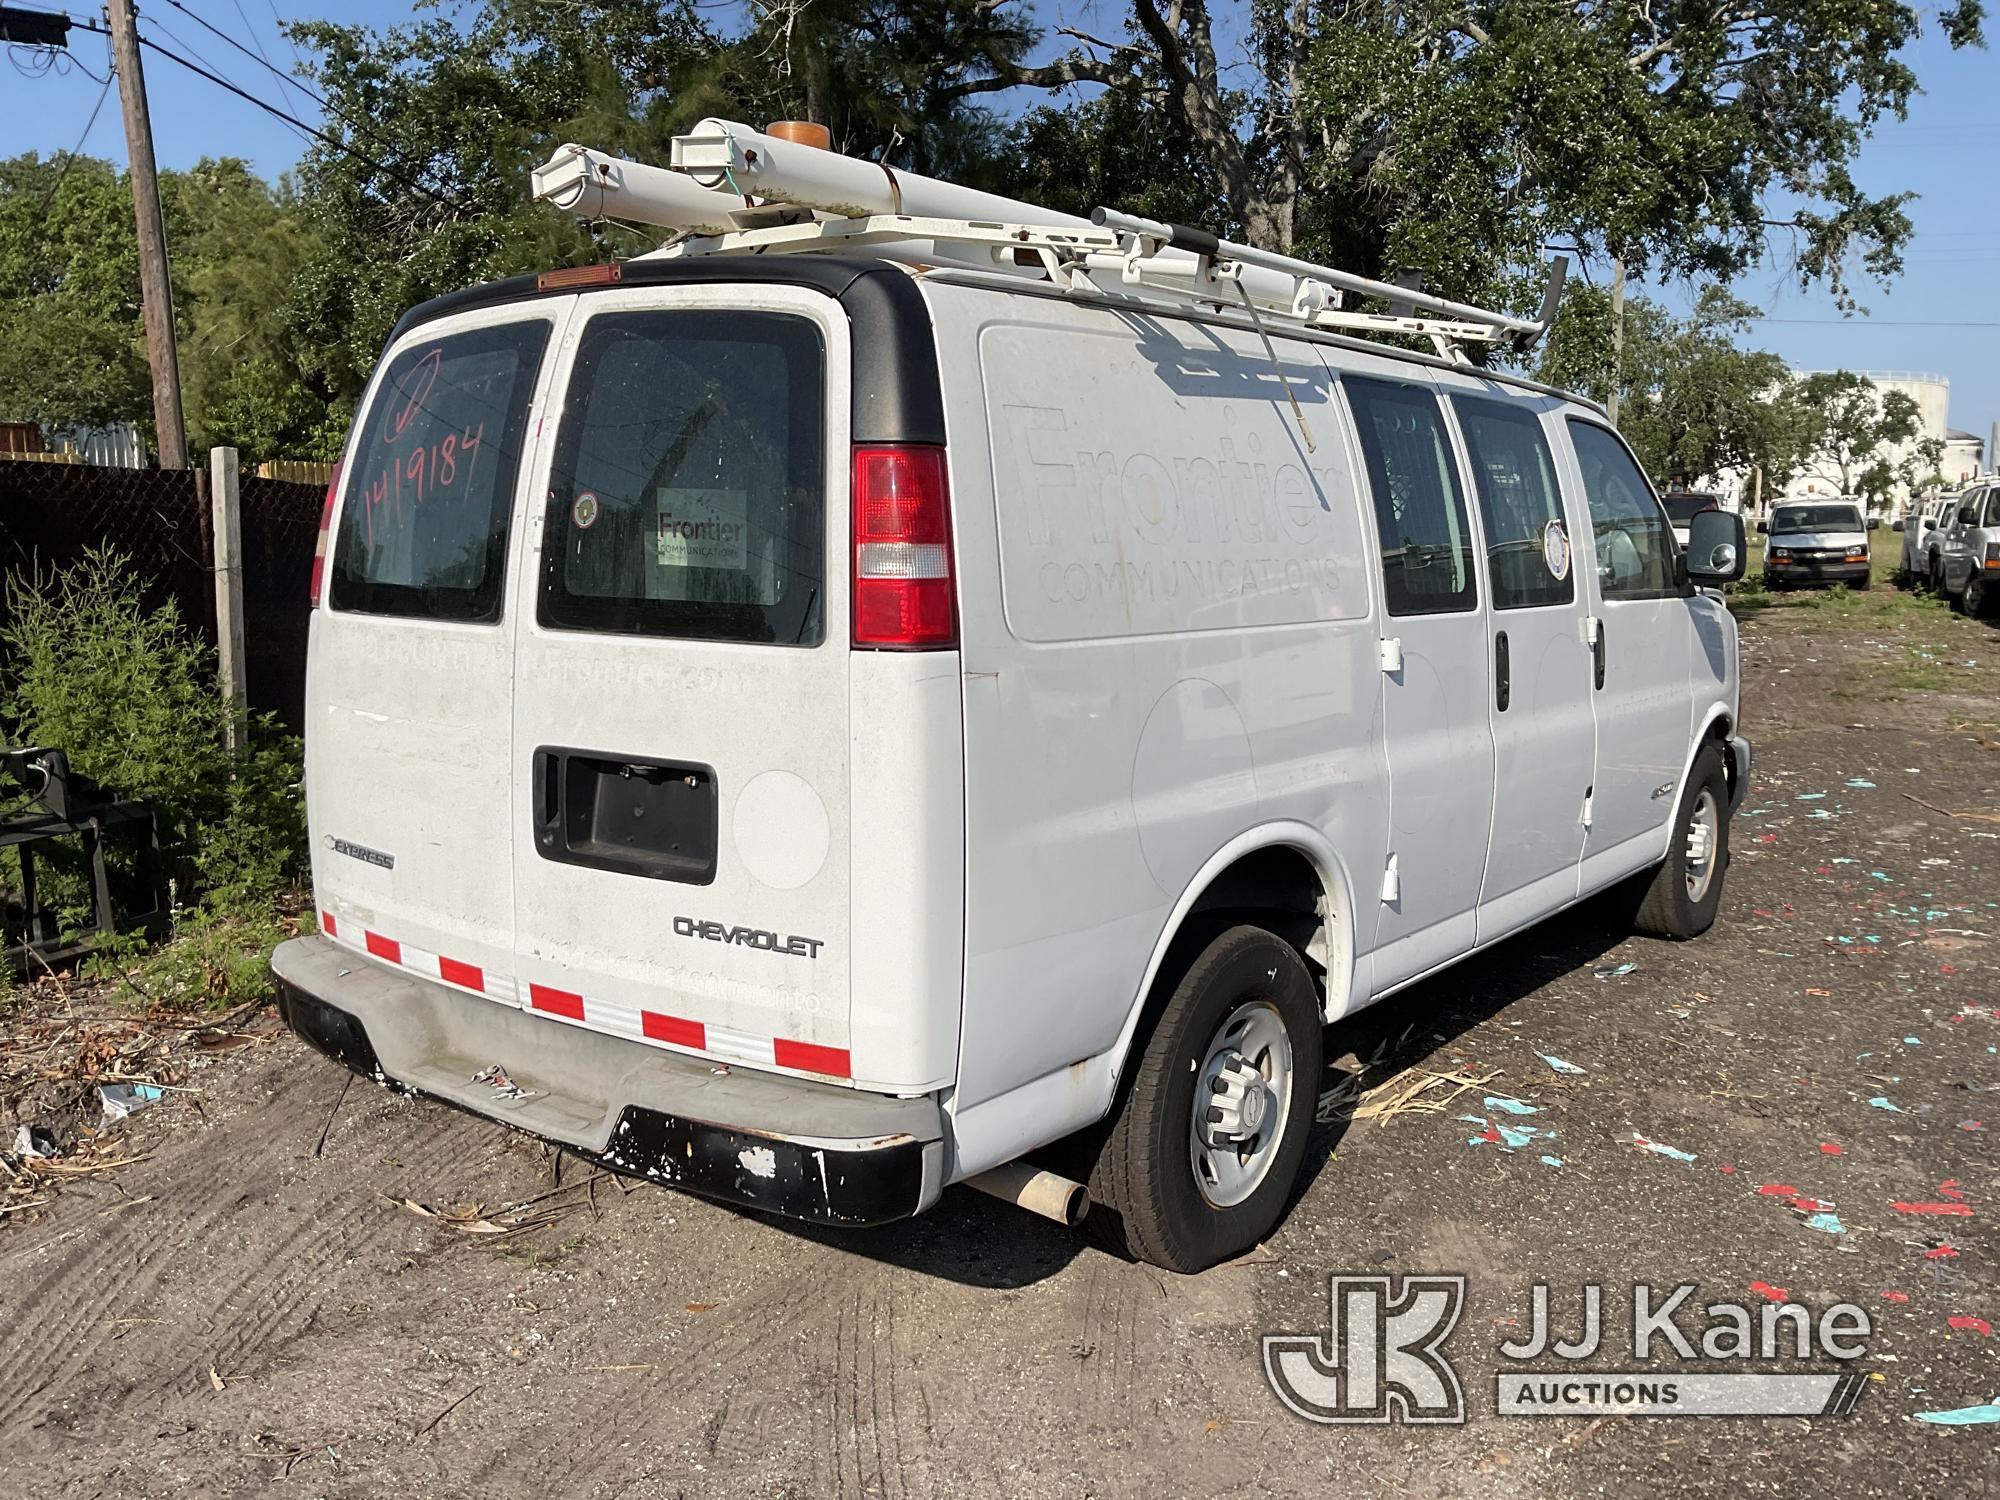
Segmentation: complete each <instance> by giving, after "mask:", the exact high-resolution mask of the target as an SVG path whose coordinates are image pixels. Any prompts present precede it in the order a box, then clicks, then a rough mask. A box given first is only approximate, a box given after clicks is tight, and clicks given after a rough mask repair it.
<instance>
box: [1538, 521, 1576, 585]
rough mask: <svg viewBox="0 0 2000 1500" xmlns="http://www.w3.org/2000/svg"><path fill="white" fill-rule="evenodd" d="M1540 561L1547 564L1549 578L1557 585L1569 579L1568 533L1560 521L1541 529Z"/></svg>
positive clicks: (1552, 522)
mask: <svg viewBox="0 0 2000 1500" xmlns="http://www.w3.org/2000/svg"><path fill="white" fill-rule="evenodd" d="M1542 561H1543V562H1545V563H1547V564H1548V568H1549V576H1550V577H1551V578H1553V579H1555V580H1556V582H1557V583H1561V582H1562V581H1563V580H1564V579H1565V578H1567V577H1569V532H1568V531H1566V530H1565V529H1564V528H1563V523H1562V522H1560V521H1551V522H1549V524H1548V525H1546V526H1544V527H1543V528H1542Z"/></svg>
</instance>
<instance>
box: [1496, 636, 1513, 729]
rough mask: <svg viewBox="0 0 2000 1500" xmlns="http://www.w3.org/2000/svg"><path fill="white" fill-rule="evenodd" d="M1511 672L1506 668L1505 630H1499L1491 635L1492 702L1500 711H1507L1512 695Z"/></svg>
mask: <svg viewBox="0 0 2000 1500" xmlns="http://www.w3.org/2000/svg"><path fill="white" fill-rule="evenodd" d="M1511 679H1512V673H1511V672H1510V671H1509V670H1508V658H1507V632H1506V631H1504V630H1503V631H1501V632H1500V633H1499V634H1498V635H1496V636H1494V637H1493V702H1494V705H1495V706H1496V707H1497V708H1498V709H1499V710H1500V712H1501V713H1503V714H1504V713H1505V712H1507V704H1508V702H1509V700H1510V699H1512V697H1513V695H1514V691H1513V683H1512V680H1511Z"/></svg>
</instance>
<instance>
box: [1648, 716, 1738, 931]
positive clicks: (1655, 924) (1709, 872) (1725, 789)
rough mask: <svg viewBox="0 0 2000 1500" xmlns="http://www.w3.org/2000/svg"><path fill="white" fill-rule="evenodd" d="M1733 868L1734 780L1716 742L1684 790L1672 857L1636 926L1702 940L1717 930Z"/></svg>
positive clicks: (1670, 845)
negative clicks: (1725, 884)
mask: <svg viewBox="0 0 2000 1500" xmlns="http://www.w3.org/2000/svg"><path fill="white" fill-rule="evenodd" d="M1728 867H1729V780H1728V778H1727V777H1726V776H1725V775H1724V774H1723V769H1722V747H1721V746H1719V745H1717V744H1716V743H1715V741H1713V740H1710V741H1709V742H1708V743H1707V744H1705V745H1703V746H1702V747H1701V752H1700V753H1699V754H1698V755H1696V756H1695V758H1694V767H1693V769H1692V770H1691V771H1690V772H1689V773H1688V781H1687V785H1686V786H1685V787H1684V788H1682V790H1681V800H1680V806H1679V807H1678V808H1677V809H1676V810H1675V812H1674V829H1673V838H1672V839H1671V840H1670V841H1669V843H1668V844H1667V857H1666V859H1665V860H1664V861H1662V862H1661V864H1660V867H1659V868H1658V869H1657V870H1655V871H1654V872H1653V879H1652V884H1651V885H1649V886H1648V887H1647V889H1646V897H1645V900H1644V901H1643V902H1641V903H1640V906H1639V914H1638V917H1637V919H1636V924H1635V925H1637V927H1638V929H1639V930H1640V931H1641V932H1643V933H1647V934H1649V935H1650V936H1653V937H1662V938H1692V937H1700V936H1701V935H1702V934H1703V933H1704V932H1706V931H1708V929H1709V928H1710V927H1712V926H1714V925H1715V913H1716V911H1717V910H1718V908H1720V907H1721V905H1722V877H1723V872H1724V871H1725V870H1727V869H1728Z"/></svg>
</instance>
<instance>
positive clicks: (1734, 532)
mask: <svg viewBox="0 0 2000 1500" xmlns="http://www.w3.org/2000/svg"><path fill="white" fill-rule="evenodd" d="M1758 529H1759V530H1760V531H1761V530H1762V529H1763V528H1762V527H1761V526H1760V527H1759V528H1758ZM1748 551H1749V546H1748V543H1747V542H1746V540H1745V538H1744V535H1743V518H1742V517H1741V516H1739V515H1737V514H1736V513H1735V512H1734V511H1727V510H1704V511H1701V512H1699V513H1698V514H1697V515H1696V516H1695V518H1694V520H1693V521H1692V522H1691V523H1689V525H1688V545H1687V571H1688V577H1689V579H1690V580H1692V581H1693V582H1695V583H1697V584H1705V585H1707V586H1708V587H1710V588H1715V587H1718V586H1720V585H1722V584H1725V583H1734V582H1736V580H1737V579H1739V578H1741V577H1742V576H1743V569H1744V566H1745V563H1746V560H1747V559H1746V554H1747V553H1748Z"/></svg>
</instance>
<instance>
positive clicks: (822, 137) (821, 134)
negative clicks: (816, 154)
mask: <svg viewBox="0 0 2000 1500" xmlns="http://www.w3.org/2000/svg"><path fill="white" fill-rule="evenodd" d="M764 134H766V135H768V136H770V137H771V138H772V139H773V140H778V141H796V142H797V143H798V144H799V145H801V146H817V147H818V148H819V149H820V150H822V151H831V150H832V149H833V132H832V131H830V130H828V129H827V128H826V127H825V126H824V125H815V124H813V122H812V121H810V120H773V121H772V122H771V123H770V124H769V125H766V126H765V127H764Z"/></svg>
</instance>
